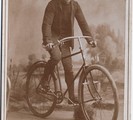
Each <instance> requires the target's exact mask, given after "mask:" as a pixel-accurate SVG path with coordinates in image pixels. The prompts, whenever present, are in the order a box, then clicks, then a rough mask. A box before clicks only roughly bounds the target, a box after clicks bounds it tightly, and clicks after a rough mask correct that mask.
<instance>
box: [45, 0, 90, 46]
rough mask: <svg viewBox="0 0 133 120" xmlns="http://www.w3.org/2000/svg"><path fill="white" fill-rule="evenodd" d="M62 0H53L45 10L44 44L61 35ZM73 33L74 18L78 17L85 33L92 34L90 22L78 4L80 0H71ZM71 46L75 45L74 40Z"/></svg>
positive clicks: (72, 26)
mask: <svg viewBox="0 0 133 120" xmlns="http://www.w3.org/2000/svg"><path fill="white" fill-rule="evenodd" d="M61 1H62V0H51V1H50V2H49V3H48V5H47V7H46V10H45V14H44V18H43V24H42V33H43V44H45V45H46V44H48V43H50V42H53V40H52V37H53V36H58V37H61V36H60V33H61V22H62V15H61V13H62V4H61ZM70 4H71V18H70V22H71V23H70V24H71V31H70V33H71V35H70V36H73V35H74V18H76V20H77V22H78V24H79V26H80V29H81V31H82V33H83V35H86V36H91V33H90V31H89V27H88V24H87V22H86V20H85V17H84V15H83V12H82V10H81V8H80V6H79V4H78V2H76V1H74V0H71V3H70ZM68 45H69V46H70V47H72V48H73V47H74V41H73V40H72V41H70V42H69V44H68Z"/></svg>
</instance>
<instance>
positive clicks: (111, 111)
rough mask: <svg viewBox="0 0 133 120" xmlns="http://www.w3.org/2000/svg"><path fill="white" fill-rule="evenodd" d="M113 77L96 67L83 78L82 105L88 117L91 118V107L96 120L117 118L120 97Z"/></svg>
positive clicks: (113, 119)
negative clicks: (117, 95)
mask: <svg viewBox="0 0 133 120" xmlns="http://www.w3.org/2000/svg"><path fill="white" fill-rule="evenodd" d="M111 82H112V79H111V77H110V76H108V73H106V71H104V70H103V69H99V68H97V67H94V68H93V69H90V70H88V74H87V75H86V76H85V77H83V78H82V85H80V89H81V92H80V94H81V98H80V99H81V105H82V110H83V112H84V114H85V117H86V119H90V118H91V117H92V116H91V115H90V111H89V110H88V109H89V108H91V110H92V111H93V113H94V114H93V117H94V119H95V120H117V114H118V99H117V98H116V94H114V91H115V90H116V88H114V87H115V86H112V85H114V84H112V83H111Z"/></svg>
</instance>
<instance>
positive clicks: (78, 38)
mask: <svg viewBox="0 0 133 120" xmlns="http://www.w3.org/2000/svg"><path fill="white" fill-rule="evenodd" d="M83 38H84V39H92V37H91V36H71V37H65V38H62V39H60V40H57V41H58V43H56V44H54V45H53V47H55V46H59V45H62V44H64V43H65V42H67V41H70V40H76V39H77V40H78V42H79V46H80V48H81V49H82V48H83V47H82V43H81V39H83ZM91 42H92V41H90V43H89V44H90V45H91V46H92V47H93V45H92V43H91ZM44 48H46V46H44Z"/></svg>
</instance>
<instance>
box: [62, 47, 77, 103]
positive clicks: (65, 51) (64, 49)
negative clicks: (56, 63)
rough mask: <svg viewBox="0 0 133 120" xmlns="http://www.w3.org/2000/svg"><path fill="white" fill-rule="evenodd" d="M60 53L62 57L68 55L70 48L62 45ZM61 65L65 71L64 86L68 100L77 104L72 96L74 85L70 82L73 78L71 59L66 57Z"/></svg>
mask: <svg viewBox="0 0 133 120" xmlns="http://www.w3.org/2000/svg"><path fill="white" fill-rule="evenodd" d="M61 53H62V57H65V56H67V55H70V54H71V51H70V47H68V46H67V45H63V46H62V47H61ZM62 63H63V67H64V71H65V81H66V84H67V87H68V94H69V98H70V99H71V100H72V101H73V102H77V100H76V99H75V96H74V83H73V82H72V81H73V77H74V76H73V68H72V58H71V57H68V58H66V59H63V60H62ZM69 103H70V102H69Z"/></svg>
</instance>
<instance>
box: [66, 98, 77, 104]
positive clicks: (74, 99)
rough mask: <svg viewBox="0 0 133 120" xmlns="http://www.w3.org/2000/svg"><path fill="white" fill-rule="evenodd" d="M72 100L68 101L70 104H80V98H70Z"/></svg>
mask: <svg viewBox="0 0 133 120" xmlns="http://www.w3.org/2000/svg"><path fill="white" fill-rule="evenodd" d="M69 99H70V100H68V104H78V103H79V101H78V98H77V97H73V98H69Z"/></svg>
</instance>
